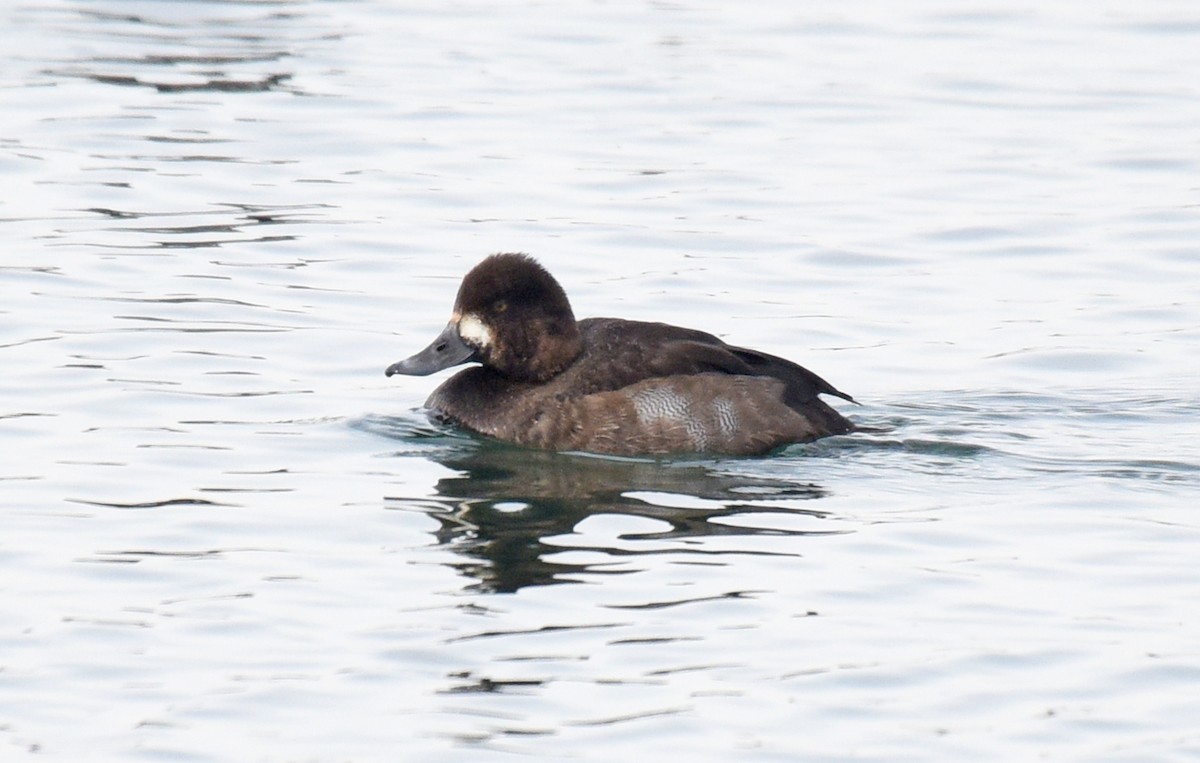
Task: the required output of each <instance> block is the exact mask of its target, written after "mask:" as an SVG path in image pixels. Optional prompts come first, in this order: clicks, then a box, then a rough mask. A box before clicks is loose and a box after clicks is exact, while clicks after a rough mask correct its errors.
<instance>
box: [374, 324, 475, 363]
mask: <svg viewBox="0 0 1200 763" xmlns="http://www.w3.org/2000/svg"><path fill="white" fill-rule="evenodd" d="M474 359H475V350H473V349H471V348H470V347H468V346H467V345H466V344H465V343H464V342H463V340H462V339H461V338H460V337H459V335H458V326H456V325H455V324H454V322H453V321H451V322H450V323H448V324H446V328H445V329H443V330H442V333H440V334H438V336H437V339H434V340H433V343H432V344H430V345H429V346H428V347H426V348H425V349H423V350H421V351H420V352H418V353H417V354H416V355H413V356H412V357H411V358H405V359H404V360H398V361H396V362H395V363H393V364H391V365H390V366H388V367H387V370H386V371H384V373H385V374H387V375H388V376H392V375H393V374H404V375H405V376H428V375H429V374H432V373H437V372H438V371H441V370H442V369H444V368H449V367H451V366H457V365H458V364H460V363H467V362H469V361H471V360H474Z"/></svg>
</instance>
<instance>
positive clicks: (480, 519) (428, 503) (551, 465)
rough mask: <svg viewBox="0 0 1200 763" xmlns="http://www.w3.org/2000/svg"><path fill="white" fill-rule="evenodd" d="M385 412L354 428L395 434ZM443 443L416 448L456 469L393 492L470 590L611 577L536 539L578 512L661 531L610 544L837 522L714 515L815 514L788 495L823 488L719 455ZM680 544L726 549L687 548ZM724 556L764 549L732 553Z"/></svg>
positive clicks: (611, 551)
mask: <svg viewBox="0 0 1200 763" xmlns="http://www.w3.org/2000/svg"><path fill="white" fill-rule="evenodd" d="M397 421H400V420H394V421H392V422H391V423H389V422H388V421H387V420H376V421H374V422H369V423H364V424H363V425H362V426H364V427H366V428H371V429H375V430H377V431H381V432H386V431H388V429H389V428H391V429H393V431H397V430H398V431H399V432H400V433H403V431H404V427H398V428H397V427H396V422H397ZM454 440H455V442H452V443H450V444H449V446H448V447H446V448H443V449H440V450H434V451H432V452H425V453H424V454H423V456H424V457H426V458H431V459H432V460H434V461H437V462H438V463H440V464H441V465H443V466H445V467H447V468H449V469H453V470H454V471H456V472H458V474H456V475H455V476H452V477H446V478H443V479H441V480H439V481H438V482H437V485H436V486H435V490H436V496H435V497H434V498H433V499H432V500H429V499H427V498H418V497H393V498H392V499H391V500H393V501H395V502H396V503H397V504H399V505H401V506H403V507H406V508H407V507H411V506H413V505H414V504H415V505H418V506H420V507H422V509H423V510H426V511H428V513H429V514H430V515H431V516H432V517H434V518H435V519H437V520H438V522H439V523H440V524H441V527H440V529H439V530H438V532H437V538H438V541H439V542H440V543H442V544H445V545H447V546H449V547H451V548H453V549H454V550H455V551H456V552H457V553H458V554H460V555H461V556H462V557H463V561H462V562H460V563H459V564H457V565H456V566H457V568H458V569H459V570H460V571H461V572H462V573H464V574H465V575H468V576H470V577H473V578H475V579H477V581H478V582H477V583H475V584H473V585H472V586H471V588H472V589H474V590H481V591H494V592H512V591H516V590H518V589H520V588H523V587H525V586H531V585H550V584H554V583H567V582H575V580H576V576H577V575H578V574H579V573H587V574H589V575H597V574H623V573H624V572H626V571H628V570H627V569H622V570H620V572H619V573H618V572H612V571H608V570H606V569H605V567H606V566H607V563H602V564H571V563H567V562H562V561H558V560H550V559H547V558H546V557H548V556H552V555H556V554H558V553H559V552H561V551H562V550H563V547H562V545H561V544H556V543H551V542H548V539H551V538H555V537H559V536H565V535H570V534H572V533H574V532H575V528H576V526H577V525H578V524H579V523H580V522H581V521H582V520H584V519H586V518H588V517H591V516H596V515H601V514H608V515H624V516H628V517H640V518H643V519H650V520H657V521H658V523H662V524H661V529H659V528H658V527H656V528H655V529H653V530H649V531H644V532H631V533H623V534H621V535H620V536H619V538H618V539H619V540H621V541H660V542H661V541H677V540H681V539H688V538H697V537H700V536H712V535H820V534H829V533H841V532H845V531H846V530H845V529H843V528H836V529H835V528H829V529H825V528H823V527H820V528H818V529H803V530H797V529H789V528H780V527H761V526H754V524H750V525H747V524H746V523H745V522H738V523H736V524H733V523H724V522H720V521H716V520H721V519H725V518H729V517H735V516H739V515H742V514H746V513H752V514H753V515H755V516H756V517H759V516H761V515H764V514H787V515H797V514H799V515H803V516H805V517H806V518H810V519H813V520H818V521H819V520H825V519H827V518H828V516H829V515H828V513H827V512H822V511H818V510H816V509H807V508H797V507H796V506H795V505H794V504H795V501H797V500H811V499H815V498H820V497H822V496H823V495H825V491H824V490H823V489H822V488H821V487H820V486H818V485H814V484H812V483H806V482H798V481H791V480H786V479H782V478H778V477H765V476H761V475H755V476H745V475H738V474H732V473H726V472H723V471H722V470H721V462H720V461H686V460H685V461H671V460H662V461H658V460H651V459H632V458H611V457H599V456H591V455H586V454H572V453H551V452H545V451H537V450H527V449H524V448H518V447H514V446H510V445H505V444H503V443H496V442H491V441H481V440H467V439H465V438H454ZM570 547H571V548H572V549H573V550H586V551H595V552H598V553H601V554H604V555H605V556H606V557H621V556H636V555H638V554H641V553H653V554H662V553H671V552H672V551H671V548H673V547H667V548H664V547H663V546H662V545H661V544H659V543H656V544H655V545H653V547H650V548H647V549H646V550H637V549H630V548H629V547H627V546H623V547H621V548H612V547H603V548H601V547H589V546H587V545H577V544H575V543H572V544H571V546H570ZM687 553H689V554H698V553H709V554H714V553H728V552H721V551H713V550H707V551H706V550H701V549H697V548H688V549H687ZM736 553H768V552H763V551H741V550H739V551H737V552H736Z"/></svg>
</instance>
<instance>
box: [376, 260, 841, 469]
mask: <svg viewBox="0 0 1200 763" xmlns="http://www.w3.org/2000/svg"><path fill="white" fill-rule="evenodd" d="M463 364H471V365H470V366H469V367H467V368H464V369H462V370H460V371H459V372H458V373H456V374H455V375H453V376H451V377H450V378H449V379H448V380H446V381H445V382H444V383H443V384H442V385H441V386H439V387H437V388H436V389H435V390H434V391H433V393H432V394H431V395H430V396H429V398H428V400H426V402H425V407H426V408H427V409H428V411H429V412H430V413H431V414H432V416H433V418H435V419H436V420H438V421H440V422H443V423H446V424H450V425H453V426H455V427H460V428H462V429H466V430H469V431H470V432H474V433H476V434H479V435H484V436H486V437H490V438H494V439H496V440H500V441H503V442H506V443H511V444H515V445H519V446H524V447H529V448H536V449H540V450H551V451H578V452H585V453H594V454H603V455H612V456H670V455H676V454H688V453H691V454H713V455H731V456H755V455H764V454H769V453H771V452H773V451H776V450H777V449H781V448H782V447H783V446H786V445H790V444H793V443H806V442H812V441H813V440H817V439H819V438H822V437H829V436H832V435H844V434H849V433H852V432H854V431H855V429H856V428H855V425H854V424H853V423H851V422H850V420H849V419H847V418H845V417H844V416H843V415H842V414H841V413H839V412H838V411H837V410H836V409H834V408H833V407H831V406H830V405H829V404H828V403H826V402H825V401H824V400H822V399H821V397H820V396H821V395H831V396H833V397H837V398H841V399H843V400H846V401H849V402H851V403H855V402H856V401H855V400H854V398H853V397H851V396H850V395H848V394H846V393H844V392H842V391H840V390H838V389H837V388H835V387H834V386H833V385H831V384H830V383H829V382H827V381H825V380H824V379H822V378H821V377H820V376H818V375H817V374H815V373H813V372H812V371H809V370H808V369H807V368H804V367H803V366H800V365H798V364H796V363H793V362H792V361H790V360H786V359H784V358H780V357H776V356H774V355H769V354H767V353H765V352H760V351H758V350H752V349H748V348H745V347H736V346H733V345H730V344H727V343H726V342H724V341H723V340H721V339H719V338H718V337H716V336H714V335H713V334H709V333H706V332H703V331H699V330H696V329H689V328H682V327H679V326H673V325H670V324H666V323H655V322H647V321H635V320H626V319H622V318H586V319H584V320H576V319H575V315H574V312H573V311H572V309H571V303H570V301H569V300H568V299H567V294H566V292H565V291H564V290H563V288H562V286H561V285H560V284H559V283H558V281H557V280H555V278H554V276H552V275H551V274H550V272H549V271H548V270H546V268H544V267H543V266H542V265H541V264H540V263H538V262H537V260H535V259H534V258H533V257H531V256H529V255H527V254H524V253H517V252H508V253H500V254H493V255H491V256H489V257H487V258H486V259H484V260H482V261H481V262H480V263H479V264H477V265H476V266H475V267H474V268H472V269H471V270H470V271H469V272H468V273H467V274H466V276H465V277H464V278H463V280H462V283H461V285H460V286H459V289H458V294H457V296H456V298H455V300H454V307H453V309H452V311H451V315H450V321H449V323H447V324H446V327H445V328H444V329H443V330H442V332H441V333H440V334H438V336H437V337H436V338H435V339H434V340H433V342H431V343H430V344H429V346H428V347H426V348H425V349H423V350H421V351H420V352H418V353H416V354H415V355H412V356H411V357H408V358H405V359H404V360H400V361H397V362H395V363H392V364H391V365H390V366H388V367H387V369H386V371H385V374H386V375H387V376H389V377H391V376H394V375H397V374H401V375H407V376H426V375H429V374H433V373H437V372H438V371H442V370H445V369H447V368H452V367H454V366H459V365H463Z"/></svg>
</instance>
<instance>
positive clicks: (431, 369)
mask: <svg viewBox="0 0 1200 763" xmlns="http://www.w3.org/2000/svg"><path fill="white" fill-rule="evenodd" d="M582 349H583V346H582V340H581V339H580V336H579V328H578V327H577V326H576V324H575V315H574V313H572V312H571V303H570V302H569V301H568V300H567V295H566V292H564V291H563V289H562V287H561V286H559V284H558V281H556V280H554V276H552V275H550V273H549V272H548V271H547V270H546V269H545V268H543V267H542V266H541V265H539V264H538V263H537V261H536V260H534V259H533V258H532V257H530V256H528V255H525V254H494V255H492V256H490V257H488V258H487V259H485V260H484V261H483V262H481V263H479V264H478V265H476V266H475V267H474V268H473V269H472V270H471V272H469V273H467V275H466V277H465V278H463V281H462V285H461V286H459V288H458V296H457V298H455V300H454V310H453V312H452V313H451V315H450V322H449V323H448V324H446V328H445V329H443V330H442V333H440V334H438V336H437V338H436V339H434V340H433V343H432V344H430V345H429V346H428V347H426V348H425V349H424V350H421V351H420V352H418V353H417V354H416V355H413V356H412V357H410V358H406V359H404V360H400V361H397V362H395V363H393V364H392V365H390V366H388V368H387V371H386V372H385V373H386V374H387V375H388V376H391V375H392V374H406V375H409V376H425V375H427V374H432V373H435V372H437V371H441V370H442V369H445V368H450V367H451V366H457V365H459V364H462V363H471V362H478V363H482V364H483V365H484V366H486V367H487V368H491V369H493V370H494V371H496V372H497V373H499V374H501V375H503V376H506V377H508V378H510V379H515V380H520V381H534V382H536V381H544V380H546V379H549V378H550V377H552V376H554V375H555V374H557V373H559V372H560V371H562V370H563V368H565V367H566V366H567V365H568V364H570V362H571V361H572V360H574V359H575V358H576V357H577V356H578V355H579V353H580V352H581V351H582Z"/></svg>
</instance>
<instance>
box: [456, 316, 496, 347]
mask: <svg viewBox="0 0 1200 763" xmlns="http://www.w3.org/2000/svg"><path fill="white" fill-rule="evenodd" d="M458 335H459V336H460V337H462V340H463V341H464V342H466V343H467V344H469V345H471V346H472V347H480V348H483V347H488V346H490V345H491V344H492V330H491V329H490V328H488V327H487V324H486V323H484V322H483V321H481V320H479V317H478V316H476V315H472V314H470V313H468V314H466V315H464V316H463V317H462V318H460V319H459V321H458Z"/></svg>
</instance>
